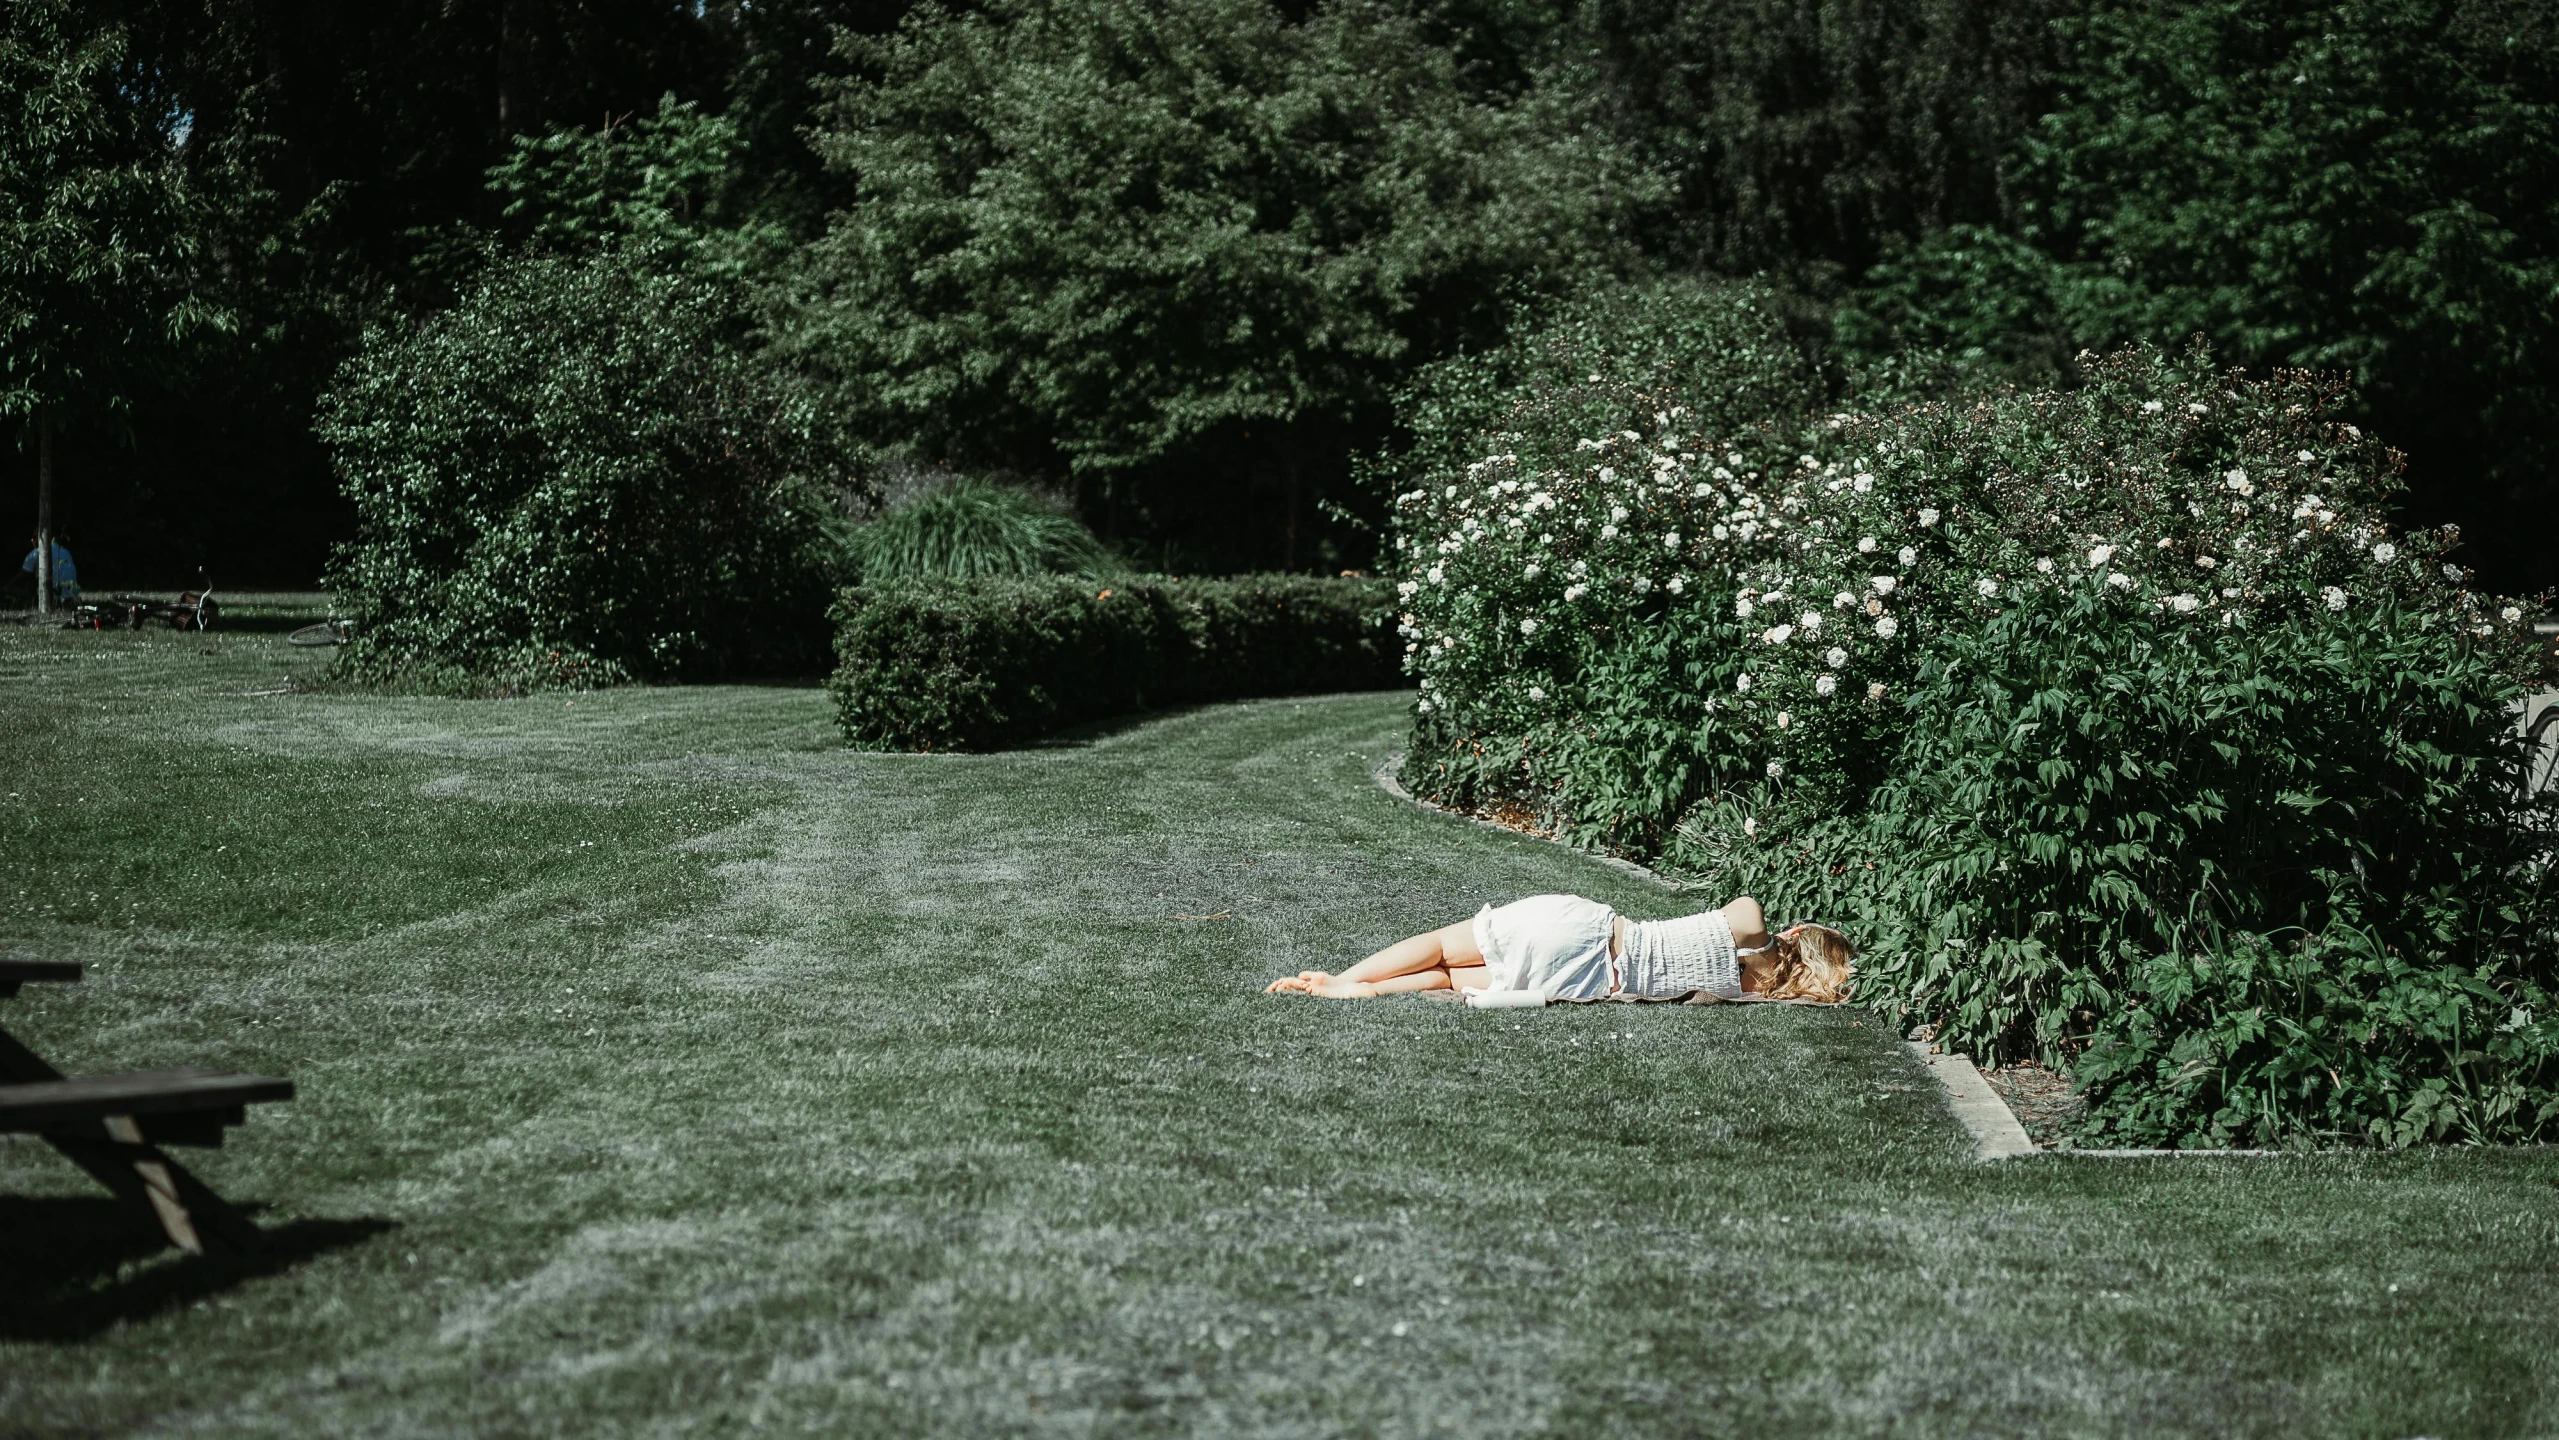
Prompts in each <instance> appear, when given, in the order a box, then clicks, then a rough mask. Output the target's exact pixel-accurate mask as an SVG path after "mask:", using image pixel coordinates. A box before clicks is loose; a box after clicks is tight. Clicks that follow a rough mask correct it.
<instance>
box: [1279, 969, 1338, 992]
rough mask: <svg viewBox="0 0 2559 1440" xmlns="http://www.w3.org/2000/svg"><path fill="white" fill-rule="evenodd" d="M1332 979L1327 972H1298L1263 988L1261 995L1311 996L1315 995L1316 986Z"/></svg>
mask: <svg viewBox="0 0 2559 1440" xmlns="http://www.w3.org/2000/svg"><path fill="white" fill-rule="evenodd" d="M1332 978H1333V976H1332V974H1331V972H1329V971H1324V970H1300V971H1298V972H1297V973H1296V974H1294V975H1283V976H1281V977H1280V978H1279V979H1277V980H1274V981H1272V982H1271V983H1270V984H1268V985H1265V986H1263V987H1262V993H1263V994H1265V995H1311V994H1313V993H1315V987H1316V986H1318V985H1322V984H1324V983H1326V982H1327V981H1329V980H1331V979H1332Z"/></svg>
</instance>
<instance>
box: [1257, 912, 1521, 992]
mask: <svg viewBox="0 0 2559 1440" xmlns="http://www.w3.org/2000/svg"><path fill="white" fill-rule="evenodd" d="M1483 964H1484V952H1483V951H1481V950H1478V949H1476V948H1475V922H1474V921H1472V920H1460V921H1458V922H1457V923H1456V924H1454V925H1443V926H1441V927H1440V928H1439V929H1437V930H1428V931H1424V932H1423V933H1421V934H1419V935H1416V936H1414V937H1412V938H1411V939H1409V940H1398V941H1396V942H1395V943H1394V944H1392V945H1389V946H1387V947H1386V948H1385V949H1383V950H1380V951H1378V952H1377V953H1376V954H1374V955H1371V956H1369V957H1368V958H1367V959H1365V960H1362V961H1361V962H1359V963H1358V964H1357V965H1354V966H1352V967H1351V968H1349V969H1348V970H1345V971H1343V972H1342V973H1341V974H1339V975H1333V974H1329V973H1327V972H1325V971H1322V970H1305V971H1300V972H1299V973H1297V974H1296V975H1293V976H1290V977H1288V978H1286V979H1283V980H1274V981H1272V982H1271V983H1270V987H1269V993H1272V994H1278V993H1280V992H1283V991H1294V992H1296V993H1299V994H1304V995H1324V996H1329V997H1331V998H1334V999H1355V998H1363V997H1366V996H1370V995H1393V994H1398V993H1401V992H1403V991H1407V990H1437V989H1440V988H1441V987H1443V986H1446V985H1448V984H1450V983H1451V982H1450V980H1449V974H1448V972H1449V971H1450V970H1451V969H1467V968H1474V969H1475V970H1476V971H1477V972H1478V974H1480V973H1481V970H1482V966H1483Z"/></svg>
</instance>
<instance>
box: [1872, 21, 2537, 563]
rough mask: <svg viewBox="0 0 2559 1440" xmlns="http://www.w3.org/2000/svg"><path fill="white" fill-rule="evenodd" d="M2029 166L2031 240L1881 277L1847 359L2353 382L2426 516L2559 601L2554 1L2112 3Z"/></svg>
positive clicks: (1943, 243)
mask: <svg viewBox="0 0 2559 1440" xmlns="http://www.w3.org/2000/svg"><path fill="white" fill-rule="evenodd" d="M2068 33H2069V34H2070V36H2071V38H2072V42H2073V49H2074V52H2075V58H2074V60H2073V63H2072V67H2071V75H2070V78H2069V82H2068V84H2067V86H2066V87H2065V89H2066V94H2065V103H2063V104H2062V105H2061V106H2059V107H2058V108H2057V109H2056V110H2055V111H2054V112H2053V113H2052V114H2051V115H2049V116H2047V117H2046V118H2045V119H2044V121H2043V123H2042V125H2041V127H2040V128H2039V129H2037V130H2036V131H2035V132H2034V133H2033V134H2032V135H2031V136H2030V137H2028V139H2027V141H2026V142H2025V143H2024V145H2023V147H2022V149H2021V151H2020V165H2019V180H2018V184H2019V188H2020V191H2021V196H2022V199H2023V200H2024V202H2025V203H2024V205H2023V219H2022V228H2021V229H2020V230H2019V231H2018V232H2017V233H2018V236H2019V237H2021V238H2019V239H2002V238H2000V237H1999V236H1996V235H1991V234H1986V233H1982V232H1979V231H1971V230H1961V229H1958V230H1954V231H1950V232H1949V233H1947V234H1946V235H1944V236H1941V237H1937V238H1935V239H1933V240H1931V241H1930V242H1929V243H1927V244H1925V245H1922V246H1921V247H1919V248H1918V249H1917V250H1916V251H1915V252H1913V253H1911V254H1909V255H1907V256H1905V257H1903V258H1901V259H1899V260H1897V261H1896V262H1895V263H1894V264H1893V265H1891V266H1888V267H1886V268H1885V269H1883V270H1881V271H1879V272H1878V273H1877V275H1876V277H1875V280H1876V288H1875V291H1874V293H1873V295H1872V297H1871V298H1870V300H1869V301H1868V302H1867V304H1866V306H1865V309H1864V313H1863V315H1862V316H1861V317H1859V318H1858V319H1857V320H1855V321H1853V322H1852V323H1851V326H1850V330H1851V338H1852V339H1854V340H1855V341H1857V343H1859V344H1860V345H1862V346H1864V347H1866V348H1868V349H1870V350H1871V349H1878V348H1881V347H1884V346H1888V345H1895V344H1911V343H1927V344H1938V345H1946V346H1949V347H1952V348H1956V349H1965V348H1978V349H1979V350H1981V351H1982V352H1984V353H1985V354H1986V355H1989V356H1992V357H1998V358H2011V359H2017V358H2025V359H2040V360H2041V361H2042V362H2043V363H2046V364H2049V361H2050V359H2051V358H2052V357H2056V356H2059V355H2063V354H2067V353H2069V351H2070V350H2071V349H2073V348H2076V347H2077V346H2081V345H2095V346H2101V347H2103V346H2111V345H2114V344H2117V343H2120V342H2122V341H2125V340H2133V339H2148V340H2151V341H2154V342H2156V343H2161V344H2179V343H2183V341H2184V340H2185V339H2186V337H2188V336H2190V335H2194V334H2198V333H2200V334H2203V335H2207V336H2209V337H2211V338H2212V340H2213V341H2214V343H2215V346H2216V348H2217V349H2218V350H2219V351H2220V353H2221V354H2223V355H2224V356H2226V357H2228V358H2230V359H2232V360H2235V361H2238V362H2242V363H2246V364H2251V365H2268V364H2274V365H2301V366H2315V367H2318V368H2322V369H2329V370H2340V371H2345V372H2347V373H2350V374H2352V375H2353V376H2354V377H2355V380H2356V383H2357V386H2358V390H2359V392H2360V394H2361V397H2362V400H2361V405H2362V411H2361V413H2362V417H2363V418H2364V419H2365V420H2366V421H2367V423H2370V424H2372V425H2374V426H2375V427H2376V428H2378V429H2381V430H2383V431H2384V433H2387V434H2389V435H2390V436H2391V437H2393V439H2394V440H2396V441H2397V442H2398V443H2400V444H2401V445H2404V446H2406V447H2407V448H2408V450H2409V452H2410V454H2411V456H2412V457H2413V461H2412V469H2413V474H2414V477H2415V484H2416V493H2415V494H2414V495H2412V497H2411V503H2412V506H2413V507H2414V508H2415V509H2416V511H2417V513H2418V514H2419V515H2421V516H2422V517H2424V518H2426V519H2428V520H2456V521H2459V522H2461V523H2462V524H2464V525H2466V526H2468V527H2469V528H2471V529H2472V530H2473V531H2475V532H2478V537H2479V538H2478V540H2477V542H2476V544H2477V548H2478V552H2479V556H2478V563H2479V564H2480V565H2481V566H2482V568H2484V569H2487V570H2488V571H2490V572H2491V573H2493V574H2497V575H2500V576H2501V577H2505V578H2506V579H2507V580H2508V583H2509V584H2511V585H2512V586H2513V587H2514V588H2517V589H2522V588H2529V587H2538V586H2541V585H2547V584H2551V583H2553V582H2559V568H2554V566H2559V562H2554V561H2553V559H2552V558H2551V557H2552V555H2553V553H2554V551H2553V547H2551V546H2550V545H2548V544H2547V543H2546V541H2545V539H2544V538H2543V537H2542V536H2540V535H2539V534H2537V533H2533V532H2532V531H2531V529H2530V527H2522V526H2515V525H2512V524H2509V523H2507V522H2508V520H2509V517H2513V516H2518V515H2523V514H2538V513H2548V512H2550V511H2551V510H2552V509H2553V508H2554V507H2559V489H2553V488H2552V487H2553V483H2554V482H2553V481H2552V480H2551V478H2550V477H2551V476H2552V475H2553V474H2554V473H2559V450H2554V449H2553V448H2552V440H2551V436H2552V435H2554V434H2559V28H2554V26H2553V23H2552V16H2551V13H2550V11H2549V10H2548V8H2547V7H2546V6H2538V7H2537V6H2533V5H2529V4H2506V3H2475V4H2458V3H2448V0H2353V3H2349V4H2344V5H2332V4H2316V5H2314V4H2308V3H2287V4H2281V5H2267V4H2260V3H2253V0H2252V3H2240V0H2217V3H2211V4H2199V5H2180V6H2161V5H2153V4H2148V3H2139V4H2119V5H2110V6H2106V7H2103V8H2101V9H2099V10H2097V11H2096V12H2095V13H2093V14H2091V15H2089V16H2087V17H2086V18H2085V19H2083V20H2080V21H2078V22H2075V23H2074V24H2073V25H2071V26H2070V27H2069V28H2068Z"/></svg>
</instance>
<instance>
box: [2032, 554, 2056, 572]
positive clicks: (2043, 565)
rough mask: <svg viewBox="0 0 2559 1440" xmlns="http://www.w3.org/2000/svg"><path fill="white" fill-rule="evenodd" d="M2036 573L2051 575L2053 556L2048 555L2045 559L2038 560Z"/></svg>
mask: <svg viewBox="0 0 2559 1440" xmlns="http://www.w3.org/2000/svg"><path fill="white" fill-rule="evenodd" d="M2035 573H2036V574H2038V575H2050V574H2051V573H2053V562H2052V557H2051V556H2049V555H2047V556H2045V557H2044V558H2043V559H2040V560H2038V561H2036V562H2035Z"/></svg>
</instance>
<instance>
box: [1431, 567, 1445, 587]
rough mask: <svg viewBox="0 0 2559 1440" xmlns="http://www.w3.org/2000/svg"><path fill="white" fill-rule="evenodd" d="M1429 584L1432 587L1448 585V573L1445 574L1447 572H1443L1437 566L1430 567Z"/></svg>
mask: <svg viewBox="0 0 2559 1440" xmlns="http://www.w3.org/2000/svg"><path fill="white" fill-rule="evenodd" d="M1431 583H1432V584H1434V585H1445V584H1447V583H1448V572H1447V571H1445V570H1443V569H1441V568H1440V567H1439V566H1437V565H1434V566H1432V567H1431Z"/></svg>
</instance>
